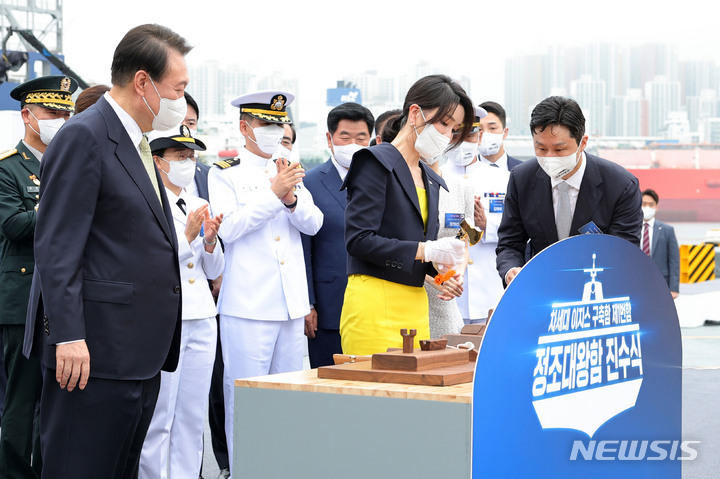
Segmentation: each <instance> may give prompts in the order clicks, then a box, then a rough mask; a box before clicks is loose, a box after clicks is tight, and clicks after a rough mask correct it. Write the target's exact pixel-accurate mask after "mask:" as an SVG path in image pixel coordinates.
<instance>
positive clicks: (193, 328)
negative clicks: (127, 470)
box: [138, 317, 217, 479]
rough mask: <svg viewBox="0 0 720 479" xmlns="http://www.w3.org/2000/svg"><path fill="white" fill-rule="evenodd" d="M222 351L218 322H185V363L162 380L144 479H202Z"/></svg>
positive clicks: (181, 361) (142, 469)
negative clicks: (210, 401)
mask: <svg viewBox="0 0 720 479" xmlns="http://www.w3.org/2000/svg"><path fill="white" fill-rule="evenodd" d="M216 346H217V321H216V320H215V318H214V317H212V318H207V319H189V320H183V322H182V335H181V339H180V359H179V362H178V366H177V369H176V370H175V372H172V373H168V372H165V371H162V373H161V375H160V394H159V396H158V400H157V404H156V405H155V412H154V413H153V417H152V421H151V422H150V427H149V429H148V432H147V437H146V438H145V443H144V444H143V449H142V453H141V456H140V474H139V476H138V477H139V479H160V478H162V479H165V478H167V477H170V478H171V479H185V478H187V479H197V478H198V476H199V475H200V468H201V467H202V455H203V432H204V429H203V427H204V424H205V422H204V421H205V413H206V411H207V406H208V393H209V392H210V378H211V376H212V369H213V364H214V362H215V348H216ZM168 473H169V475H168Z"/></svg>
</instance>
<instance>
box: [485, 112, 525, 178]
mask: <svg viewBox="0 0 720 479" xmlns="http://www.w3.org/2000/svg"><path fill="white" fill-rule="evenodd" d="M480 108H482V109H483V110H485V111H486V112H487V115H486V116H485V117H484V118H481V119H480V131H481V132H482V140H480V147H479V153H480V155H479V160H480V161H481V162H483V163H487V164H488V165H495V166H498V167H500V168H507V169H508V170H512V169H513V168H515V167H516V166H517V165H519V164H520V163H522V161H520V160H518V159H517V158H513V157H512V156H510V155H508V154H507V153H506V152H505V144H504V141H505V138H507V136H508V131H509V129H508V128H507V126H505V121H506V115H505V108H503V107H502V106H501V105H500V104H499V103H496V102H494V101H486V102H484V103H481V104H480Z"/></svg>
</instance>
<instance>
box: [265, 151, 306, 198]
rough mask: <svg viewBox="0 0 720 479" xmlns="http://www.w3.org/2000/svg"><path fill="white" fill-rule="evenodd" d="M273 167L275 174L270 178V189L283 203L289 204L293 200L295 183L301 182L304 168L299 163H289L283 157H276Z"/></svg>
mask: <svg viewBox="0 0 720 479" xmlns="http://www.w3.org/2000/svg"><path fill="white" fill-rule="evenodd" d="M275 167H276V168H277V174H276V175H275V176H274V177H273V178H272V179H271V180H270V189H272V191H273V193H275V196H277V197H278V198H279V199H280V200H282V202H283V203H285V204H286V205H290V204H292V203H294V202H295V192H294V190H295V185H297V184H299V183H302V179H303V178H304V177H305V169H304V168H302V167H300V163H298V162H293V163H290V162H289V161H288V160H286V159H285V158H278V159H277V161H275Z"/></svg>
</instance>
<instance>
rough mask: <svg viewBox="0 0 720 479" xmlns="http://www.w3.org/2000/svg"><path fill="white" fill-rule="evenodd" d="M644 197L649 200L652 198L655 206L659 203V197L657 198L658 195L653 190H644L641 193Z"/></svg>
mask: <svg viewBox="0 0 720 479" xmlns="http://www.w3.org/2000/svg"><path fill="white" fill-rule="evenodd" d="M645 195H648V196H649V197H650V198H652V199H653V200H655V203H656V204H657V203H660V197H659V196H658V194H657V193H656V192H655V190H651V189H650V188H648V189H646V190H645V191H643V192H642V196H645Z"/></svg>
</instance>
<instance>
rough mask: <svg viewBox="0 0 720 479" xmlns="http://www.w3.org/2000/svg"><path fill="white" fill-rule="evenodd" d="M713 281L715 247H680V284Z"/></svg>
mask: <svg viewBox="0 0 720 479" xmlns="http://www.w3.org/2000/svg"><path fill="white" fill-rule="evenodd" d="M711 279H715V245H714V244H708V243H706V244H689V245H688V244H684V245H680V282H681V283H699V282H701V281H709V280H711Z"/></svg>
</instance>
